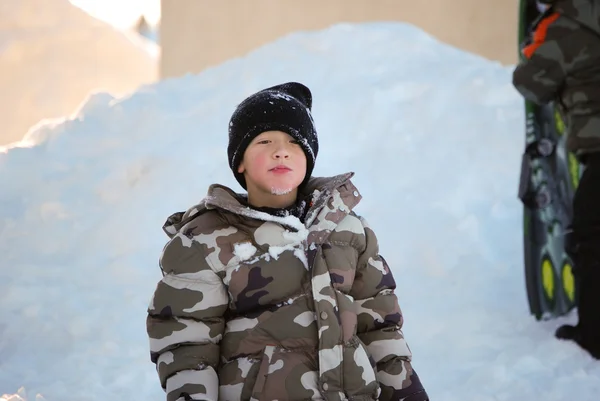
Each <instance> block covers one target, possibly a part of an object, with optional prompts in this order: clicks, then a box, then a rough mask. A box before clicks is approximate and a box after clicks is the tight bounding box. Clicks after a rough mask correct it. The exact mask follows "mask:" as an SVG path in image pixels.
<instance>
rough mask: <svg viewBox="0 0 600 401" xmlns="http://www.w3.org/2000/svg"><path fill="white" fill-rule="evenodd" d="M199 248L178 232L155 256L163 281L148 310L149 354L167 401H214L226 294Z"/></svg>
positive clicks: (217, 385)
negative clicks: (161, 251) (159, 264)
mask: <svg viewBox="0 0 600 401" xmlns="http://www.w3.org/2000/svg"><path fill="white" fill-rule="evenodd" d="M203 248H206V247H203V246H202V245H201V244H199V243H197V242H195V241H193V240H192V239H189V238H187V237H186V236H184V235H183V234H181V233H179V234H177V235H175V236H174V237H173V238H172V239H171V240H170V241H169V242H168V243H167V245H166V246H165V248H164V250H163V253H162V256H161V260H160V263H161V268H162V270H163V273H164V277H163V278H162V280H160V281H159V282H158V284H157V286H156V290H155V292H154V295H153V297H152V300H151V302H150V305H149V307H148V315H147V333H148V336H149V340H150V355H151V360H152V362H153V363H155V364H156V369H157V372H158V376H159V379H160V383H161V385H162V387H163V389H164V390H165V392H166V395H167V401H188V400H206V401H209V400H210V401H213V400H214V401H216V400H217V399H218V393H219V381H218V378H217V373H216V368H217V365H218V363H219V354H220V353H219V343H220V340H221V337H222V335H223V330H224V319H223V315H224V313H225V311H226V310H227V305H228V296H227V291H226V289H225V286H224V284H223V282H222V281H221V279H220V278H219V277H218V276H217V275H216V273H215V272H214V271H213V270H212V269H211V268H210V265H209V261H210V260H209V258H207V255H206V252H205V251H204V250H203Z"/></svg>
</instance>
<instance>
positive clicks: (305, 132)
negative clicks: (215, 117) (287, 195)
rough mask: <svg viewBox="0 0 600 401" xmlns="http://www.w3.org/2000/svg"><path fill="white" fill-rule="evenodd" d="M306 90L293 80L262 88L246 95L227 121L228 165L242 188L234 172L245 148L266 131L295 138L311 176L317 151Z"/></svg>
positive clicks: (241, 180) (307, 176)
mask: <svg viewBox="0 0 600 401" xmlns="http://www.w3.org/2000/svg"><path fill="white" fill-rule="evenodd" d="M311 107H312V94H311V92H310V89H308V88H307V87H306V86H304V85H302V84H299V83H297V82H288V83H285V84H282V85H277V86H273V87H270V88H267V89H263V90H261V91H260V92H257V93H255V94H253V95H251V96H250V97H248V98H246V99H245V100H244V101H243V102H242V103H240V105H239V106H238V107H237V109H236V110H235V112H234V113H233V115H232V116H231V120H230V121H229V146H228V147H227V156H228V158H229V167H230V168H231V170H232V171H233V174H234V175H235V178H236V179H237V181H238V182H239V183H240V185H241V186H242V187H243V188H244V189H246V180H245V179H244V175H243V174H240V173H238V172H237V169H238V166H239V165H240V163H241V161H242V159H243V158H244V152H245V151H246V148H247V147H248V145H249V144H250V142H252V140H253V139H254V138H256V137H257V136H258V135H260V134H261V133H263V132H266V131H283V132H285V133H287V134H289V135H290V136H291V137H293V138H294V139H296V140H297V141H298V142H299V143H300V146H301V147H302V149H303V150H304V153H305V154H306V175H305V177H304V181H302V183H301V184H300V186H303V185H304V184H306V182H308V180H309V178H310V177H311V174H312V171H313V168H314V166H315V160H316V158H317V153H318V151H319V141H318V138H317V131H316V130H315V124H314V121H313V118H312V115H311Z"/></svg>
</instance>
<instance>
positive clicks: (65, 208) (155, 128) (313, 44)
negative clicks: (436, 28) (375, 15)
mask: <svg viewBox="0 0 600 401" xmlns="http://www.w3.org/2000/svg"><path fill="white" fill-rule="evenodd" d="M511 72H512V68H510V67H503V66H501V65H500V64H498V63H494V62H490V61H488V60H486V59H483V58H480V57H478V56H474V55H470V54H467V53H464V52H462V51H459V50H457V49H454V48H451V47H449V46H446V45H443V44H440V43H439V42H437V41H436V40H434V39H433V38H432V37H431V36H429V35H427V34H425V33H423V32H422V31H420V30H418V29H416V28H414V27H412V26H409V25H405V24H401V23H373V24H360V25H346V24H341V25H336V26H334V27H331V28H329V29H327V30H323V31H319V32H310V33H308V32H304V33H295V34H292V35H289V36H287V37H284V38H282V39H280V40H278V41H276V42H274V43H271V44H269V45H266V46H264V47H262V48H260V49H257V50H256V51H254V52H253V53H251V54H249V55H248V56H246V57H243V58H239V59H235V60H231V61H229V62H227V63H225V64H223V65H220V66H218V67H215V68H212V69H210V70H207V71H205V72H204V73H202V74H199V75H197V76H191V75H190V76H186V77H182V78H178V79H170V80H166V81H163V82H160V83H157V84H154V85H150V86H145V87H143V88H141V89H140V90H139V91H137V92H135V93H134V94H132V95H131V96H127V97H124V98H118V99H115V98H113V97H111V96H109V95H107V94H97V95H95V96H93V97H92V98H91V99H90V100H89V102H88V103H87V104H86V105H85V106H84V107H83V108H82V109H81V110H80V111H79V113H78V115H77V116H76V118H74V119H73V120H71V121H66V122H64V123H62V124H58V125H55V126H47V127H39V129H38V131H37V132H36V134H35V135H32V136H31V137H32V140H34V141H35V142H36V143H37V145H36V146H32V147H29V148H13V149H10V150H8V152H6V153H0V188H2V191H1V192H0V253H1V254H2V259H1V261H0V294H2V295H1V298H0V299H1V304H2V314H0V394H4V393H5V394H9V395H6V396H4V400H11V401H12V400H19V401H20V400H21V399H26V400H28V401H31V400H38V398H36V397H37V395H40V396H39V399H42V397H43V399H45V400H47V401H81V400H85V401H105V400H125V399H128V400H133V399H136V400H157V401H158V400H163V399H164V394H163V392H162V390H161V389H160V386H159V383H158V379H157V376H156V373H155V370H154V365H153V364H152V363H151V362H150V356H149V351H148V340H147V337H146V329H145V317H146V308H147V306H148V303H149V300H150V298H151V295H152V292H153V290H154V287H155V284H156V282H157V281H158V280H159V279H160V277H161V273H160V269H159V267H158V257H159V255H160V252H161V250H162V247H163V245H164V244H165V242H166V241H167V237H166V236H165V235H164V233H163V231H162V229H161V226H162V224H163V222H164V221H165V219H166V218H167V217H168V215H169V214H171V213H172V212H175V211H183V210H184V209H186V208H187V207H189V206H191V205H193V204H195V203H196V202H197V201H198V200H200V199H201V198H202V197H203V196H204V195H205V193H206V189H207V187H208V185H209V184H211V183H214V182H218V183H221V184H224V185H228V186H231V187H232V188H235V189H236V190H241V188H240V187H239V186H238V184H237V183H236V181H235V179H234V177H233V174H232V173H231V171H230V170H229V168H228V165H227V157H226V144H227V123H228V119H229V117H230V115H231V112H232V111H233V109H234V107H235V106H236V104H237V103H238V102H239V101H241V100H242V99H243V98H244V97H245V96H247V95H249V94H250V93H252V92H254V91H256V90H259V89H262V88H265V87H267V86H270V85H274V84H278V83H282V82H286V81H292V80H296V81H300V82H303V83H305V84H307V85H308V86H309V87H310V88H311V89H312V91H313V95H314V106H313V110H314V119H315V121H316V124H317V128H318V131H319V138H320V152H319V156H318V158H317V163H316V167H315V175H320V176H323V175H334V174H338V173H342V172H346V171H355V172H356V176H355V178H354V179H353V181H354V183H355V184H356V185H357V187H358V188H359V189H360V191H361V193H362V195H363V197H364V199H363V201H362V202H361V203H360V204H359V206H358V208H357V212H358V213H360V214H362V215H363V216H364V217H365V218H366V219H367V221H368V222H369V224H370V226H371V227H372V228H373V229H374V230H375V232H376V233H377V235H378V237H379V240H380V250H381V253H382V255H384V256H385V257H386V259H387V261H388V262H389V264H390V266H391V268H392V269H393V271H394V274H395V277H396V281H397V285H398V288H397V293H398V294H399V299H400V303H401V307H402V309H403V312H404V316H405V326H404V333H405V335H406V337H407V340H408V342H409V344H410V347H411V350H412V352H413V354H414V359H413V362H414V367H415V369H416V370H417V372H418V373H419V375H420V377H421V379H422V382H423V383H424V385H425V387H426V389H427V391H428V392H429V394H430V396H431V399H432V400H436V401H464V400H474V401H492V400H493V401H500V400H511V401H512V400H544V401H558V400H560V401H563V400H578V401H597V399H598V394H599V393H600V380H598V377H599V376H600V362H597V361H594V360H593V359H592V358H591V357H590V356H588V354H587V353H585V352H584V351H582V350H581V349H580V348H578V347H577V346H575V345H573V344H571V343H568V342H560V341H558V340H556V339H554V338H553V331H554V329H555V328H556V327H557V326H558V325H559V324H561V323H564V322H574V321H575V315H574V314H571V315H570V316H567V317H565V318H561V319H558V320H555V321H546V322H537V321H535V319H534V318H533V317H532V316H530V315H529V312H528V305H527V299H526V294H525V283H524V275H523V263H522V231H521V224H522V216H521V210H522V209H521V205H520V203H519V201H518V199H517V183H518V176H519V167H520V155H521V151H522V148H523V142H524V138H523V124H524V121H523V119H524V118H523V103H522V100H521V98H520V97H519V95H518V94H517V93H516V91H515V90H514V89H513V87H512V85H511ZM47 95H48V98H51V97H52V93H51V92H48V93H47ZM239 251H240V253H241V254H243V256H248V257H249V255H250V251H251V250H250V249H241V250H239ZM241 256H242V255H241ZM11 397H12V398H11Z"/></svg>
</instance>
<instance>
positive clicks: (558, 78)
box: [513, 13, 582, 104]
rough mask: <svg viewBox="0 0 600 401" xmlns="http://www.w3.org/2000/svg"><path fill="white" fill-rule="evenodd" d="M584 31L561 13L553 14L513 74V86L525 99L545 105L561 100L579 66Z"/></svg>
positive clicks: (538, 26)
mask: <svg viewBox="0 0 600 401" xmlns="http://www.w3.org/2000/svg"><path fill="white" fill-rule="evenodd" d="M581 29H582V28H581V27H578V26H577V24H576V23H575V22H574V21H571V20H569V19H567V18H564V17H561V16H560V15H559V14H557V13H550V14H549V15H548V16H546V17H544V18H543V19H542V20H541V21H540V22H539V23H538V25H537V26H536V29H535V32H534V34H533V38H532V41H531V43H530V44H529V45H527V46H526V47H524V48H523V50H522V56H523V57H522V60H521V62H520V63H519V64H518V65H517V67H516V68H515V70H514V71H513V86H514V87H515V89H517V91H519V93H520V94H521V95H522V96H523V97H525V98H526V99H528V100H530V101H532V102H534V103H537V104H545V103H548V102H550V101H552V100H554V99H555V98H556V97H557V96H558V94H559V93H560V91H561V89H562V86H563V84H564V82H565V80H566V76H567V74H568V73H569V72H570V71H569V70H571V69H572V68H573V67H574V66H576V64H577V59H576V58H577V55H576V54H575V53H576V52H578V51H579V50H580V49H579V48H580V47H581V44H580V43H579V42H578V38H577V36H578V35H579V34H580V32H581ZM572 57H574V58H572Z"/></svg>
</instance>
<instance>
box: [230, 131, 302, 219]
mask: <svg viewBox="0 0 600 401" xmlns="http://www.w3.org/2000/svg"><path fill="white" fill-rule="evenodd" d="M238 172H239V173H241V174H244V177H245V179H246V187H247V189H248V198H249V200H250V202H251V203H252V201H254V203H261V204H255V206H270V207H285V206H288V205H290V204H292V203H294V201H295V200H296V196H297V189H298V186H299V185H300V184H301V183H302V181H303V180H304V176H305V175H306V155H305V154H304V151H303V150H302V148H301V147H300V145H299V144H298V142H297V141H296V140H295V139H294V138H292V137H291V136H290V135H288V134H286V133H285V132H281V131H267V132H263V133H261V134H260V135H258V136H257V137H256V138H254V140H253V141H252V142H250V145H248V147H247V148H246V152H245V153H244V158H243V159H242V162H241V163H240V165H239V167H238Z"/></svg>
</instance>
